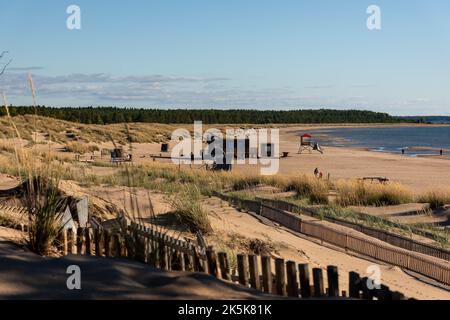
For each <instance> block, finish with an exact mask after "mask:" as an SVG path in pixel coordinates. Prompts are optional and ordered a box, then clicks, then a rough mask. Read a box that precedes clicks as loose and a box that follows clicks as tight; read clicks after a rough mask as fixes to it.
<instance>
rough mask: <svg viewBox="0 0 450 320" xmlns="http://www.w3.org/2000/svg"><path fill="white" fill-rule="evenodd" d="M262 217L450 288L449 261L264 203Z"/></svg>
mask: <svg viewBox="0 0 450 320" xmlns="http://www.w3.org/2000/svg"><path fill="white" fill-rule="evenodd" d="M260 215H261V216H263V217H266V218H268V219H270V220H273V221H276V222H278V223H279V224H281V225H282V226H284V227H286V228H288V229H291V230H293V231H296V232H299V233H302V234H305V235H307V236H310V237H313V238H316V239H319V240H321V241H325V242H328V243H330V244H333V245H336V246H338V247H341V248H343V249H346V250H350V251H353V252H356V253H360V254H363V255H365V256H369V257H372V258H375V259H377V260H380V261H384V262H387V263H390V264H392V265H395V266H399V267H402V268H405V269H408V270H411V271H414V272H417V273H420V274H422V275H425V276H427V277H430V278H432V279H434V280H437V281H439V282H442V283H443V284H446V285H450V264H449V263H448V262H447V261H444V260H439V259H436V258H433V257H429V256H426V255H423V254H419V253H416V252H411V251H408V250H406V249H403V248H398V247H394V246H390V245H388V244H384V243H382V242H380V241H376V240H372V239H370V238H367V237H364V236H358V235H352V234H349V233H348V232H346V231H341V230H336V229H334V228H332V227H328V226H325V225H323V224H321V223H320V222H314V221H305V220H304V219H301V217H300V216H299V215H296V214H293V213H290V212H287V211H285V210H281V209H277V208H273V207H271V206H268V205H265V204H262V206H261V212H260Z"/></svg>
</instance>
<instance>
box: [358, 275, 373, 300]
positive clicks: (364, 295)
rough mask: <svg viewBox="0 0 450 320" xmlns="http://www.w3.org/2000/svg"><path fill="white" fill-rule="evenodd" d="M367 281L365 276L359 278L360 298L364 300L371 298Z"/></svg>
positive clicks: (371, 294)
mask: <svg viewBox="0 0 450 320" xmlns="http://www.w3.org/2000/svg"><path fill="white" fill-rule="evenodd" d="M367 281H368V278H367V277H364V278H362V279H361V290H362V298H363V299H364V300H373V293H372V292H371V290H370V289H369V288H368V286H367Z"/></svg>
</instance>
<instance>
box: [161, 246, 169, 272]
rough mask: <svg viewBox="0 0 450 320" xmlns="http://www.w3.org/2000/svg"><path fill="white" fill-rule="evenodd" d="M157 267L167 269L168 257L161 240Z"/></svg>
mask: <svg viewBox="0 0 450 320" xmlns="http://www.w3.org/2000/svg"><path fill="white" fill-rule="evenodd" d="M158 260H159V267H160V269H162V270H167V269H168V267H169V261H168V260H169V259H168V257H167V247H166V245H165V244H164V243H163V242H160V243H159V259H158Z"/></svg>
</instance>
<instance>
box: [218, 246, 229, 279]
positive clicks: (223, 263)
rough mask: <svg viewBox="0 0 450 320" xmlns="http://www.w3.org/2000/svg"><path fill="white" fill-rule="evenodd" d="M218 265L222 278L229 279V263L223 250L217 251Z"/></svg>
mask: <svg viewBox="0 0 450 320" xmlns="http://www.w3.org/2000/svg"><path fill="white" fill-rule="evenodd" d="M219 266H220V272H221V276H222V279H224V280H228V281H231V275H230V265H229V263H228V259H227V254H226V253H225V252H219Z"/></svg>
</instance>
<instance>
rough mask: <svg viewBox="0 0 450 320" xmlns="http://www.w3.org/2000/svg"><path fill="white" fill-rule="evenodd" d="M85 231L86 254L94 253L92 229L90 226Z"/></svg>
mask: <svg viewBox="0 0 450 320" xmlns="http://www.w3.org/2000/svg"><path fill="white" fill-rule="evenodd" d="M84 231H85V237H86V254H87V255H88V256H90V255H92V241H91V230H90V229H89V228H85V229H84Z"/></svg>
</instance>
